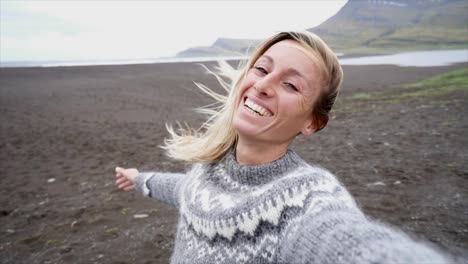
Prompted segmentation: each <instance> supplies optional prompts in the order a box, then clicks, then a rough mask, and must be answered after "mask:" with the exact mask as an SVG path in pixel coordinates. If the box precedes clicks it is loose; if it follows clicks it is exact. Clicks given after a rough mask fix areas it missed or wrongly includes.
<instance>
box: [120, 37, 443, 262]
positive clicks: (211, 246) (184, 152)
mask: <svg viewBox="0 0 468 264" xmlns="http://www.w3.org/2000/svg"><path fill="white" fill-rule="evenodd" d="M221 66H222V68H224V69H221V70H222V72H227V71H228V70H229V69H228V68H227V67H228V66H227V64H221ZM342 75H343V74H342V69H341V67H340V65H339V63H338V60H337V58H336V56H335V55H334V53H333V52H332V51H331V50H330V49H329V48H328V47H327V45H326V44H325V43H324V42H323V41H322V40H321V39H320V38H318V37H317V36H315V35H313V34H310V33H300V32H282V33H279V34H277V35H275V36H273V37H272V38H270V39H268V40H266V41H265V42H264V43H263V44H262V45H261V46H260V47H259V48H258V49H257V51H256V52H255V53H254V54H253V56H252V57H251V58H250V60H249V61H248V63H247V65H246V67H245V68H244V70H243V71H242V72H241V74H240V75H239V77H238V78H237V79H233V81H232V83H231V84H227V83H225V82H224V81H223V79H222V78H218V79H219V80H220V82H221V84H222V85H223V86H224V87H225V88H227V89H228V91H229V94H228V96H222V95H218V94H215V93H214V92H212V91H211V90H209V89H207V88H206V87H204V86H200V88H202V90H203V91H205V92H206V93H208V94H209V95H211V96H212V97H213V98H215V99H217V100H218V101H219V102H221V103H222V104H221V107H220V108H219V109H217V110H216V111H215V110H205V112H207V113H210V114H211V117H210V118H209V120H208V121H207V123H205V125H204V128H205V130H204V131H203V132H197V131H194V130H190V129H186V130H182V131H181V134H177V133H175V132H174V130H173V129H172V128H171V127H168V130H169V132H170V134H171V135H172V139H170V140H166V142H165V143H166V145H165V146H164V148H165V149H166V150H167V152H168V154H169V156H171V157H173V158H175V159H178V160H183V161H186V162H189V163H195V165H194V166H193V168H192V169H191V170H190V171H189V172H188V173H187V174H172V173H155V172H148V173H139V172H138V170H136V169H123V168H119V167H117V168H116V176H117V181H116V184H117V186H118V187H119V188H121V189H123V190H131V189H134V188H136V189H137V190H138V191H140V192H142V193H143V194H144V195H145V196H149V197H153V198H156V199H159V200H161V201H163V202H166V203H168V204H170V205H173V206H175V207H177V208H178V209H179V213H180V218H179V223H178V228H177V236H176V243H175V249H174V253H173V255H172V258H171V263H421V262H427V263H445V262H449V261H450V259H448V257H447V256H444V255H443V254H442V253H440V252H438V251H437V250H435V249H433V248H431V247H430V246H428V245H425V244H423V243H421V242H415V241H414V240H412V239H411V238H409V237H408V236H406V235H405V234H403V233H402V232H400V231H398V230H395V229H392V228H390V227H387V226H385V225H383V224H380V223H377V222H374V221H372V220H369V219H367V218H366V217H365V216H364V215H363V213H362V212H361V210H360V209H359V208H358V206H357V205H356V203H355V201H354V199H353V198H352V197H351V195H350V194H349V193H348V192H347V190H346V189H345V188H344V187H343V186H342V185H341V184H340V182H339V181H338V180H337V179H336V177H335V176H334V175H332V174H331V173H330V172H328V171H327V170H325V169H323V168H321V167H318V166H315V165H309V164H307V163H306V162H305V161H303V160H302V159H301V158H300V157H299V156H298V155H296V154H295V153H294V152H293V151H291V150H289V149H288V147H289V145H290V144H291V142H292V141H293V140H294V138H295V137H296V136H298V135H299V134H302V135H304V136H310V135H312V134H313V133H315V132H317V131H319V130H321V129H322V128H324V127H325V126H326V124H327V122H328V113H329V112H330V110H331V108H332V106H333V103H334V101H335V98H336V96H337V94H338V90H339V87H340V84H341V81H342ZM231 87H232V89H231Z"/></svg>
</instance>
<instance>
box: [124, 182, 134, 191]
mask: <svg viewBox="0 0 468 264" xmlns="http://www.w3.org/2000/svg"><path fill="white" fill-rule="evenodd" d="M133 189H135V185H134V184H132V185H130V186H127V187H125V188H124V189H123V190H124V191H130V190H133Z"/></svg>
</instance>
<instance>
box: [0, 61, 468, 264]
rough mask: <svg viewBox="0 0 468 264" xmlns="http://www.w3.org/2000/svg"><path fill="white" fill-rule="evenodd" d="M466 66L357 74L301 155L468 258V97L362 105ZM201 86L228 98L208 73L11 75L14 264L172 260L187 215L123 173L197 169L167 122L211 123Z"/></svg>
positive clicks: (4, 80) (381, 212) (5, 199)
mask: <svg viewBox="0 0 468 264" xmlns="http://www.w3.org/2000/svg"><path fill="white" fill-rule="evenodd" d="M206 65H208V66H212V65H213V64H212V63H206ZM466 67H467V64H457V65H453V66H446V67H428V68H416V67H405V68H402V67H397V66H389V65H382V66H345V67H344V72H345V82H344V85H343V87H342V92H341V95H340V99H339V100H338V102H337V105H336V110H334V111H333V114H332V118H331V120H330V123H329V125H328V126H327V127H326V128H325V129H324V130H323V131H320V132H319V133H318V134H316V135H314V136H312V137H309V138H300V139H299V140H298V141H297V142H296V143H295V144H294V146H293V149H294V150H296V151H297V152H298V154H299V155H300V156H301V157H302V158H303V159H305V160H306V161H308V162H310V163H317V164H320V165H322V166H323V167H325V168H327V169H329V170H330V171H331V172H333V173H335V174H336V175H337V176H338V177H339V179H340V180H341V181H342V182H343V183H344V184H345V186H347V188H348V189H349V191H350V192H351V193H352V194H353V195H354V196H355V198H356V200H357V201H358V203H359V204H360V206H361V207H362V208H363V210H364V211H365V212H366V214H368V215H369V217H373V218H376V219H379V220H381V221H383V222H386V223H389V224H392V225H395V226H398V227H399V228H401V229H403V230H404V231H406V232H408V233H409V234H411V235H412V236H414V237H416V238H420V239H424V240H429V241H431V242H432V243H434V244H435V245H437V246H439V247H441V248H442V249H444V250H446V251H447V252H450V253H452V254H454V255H458V256H460V255H464V256H465V258H466V257H467V256H468V252H467V251H468V191H467V190H468V163H467V162H466V161H467V160H468V137H467V131H468V93H467V92H466V91H455V92H452V93H445V94H441V95H440V94H439V95H424V96H418V97H407V98H406V97H402V98H400V99H398V100H382V99H381V98H380V99H375V100H374V99H372V97H371V98H369V99H367V100H360V99H359V98H360V97H365V96H366V94H367V93H369V92H372V93H374V92H382V93H383V94H384V95H387V96H394V95H398V94H402V93H404V92H405V91H406V90H405V89H408V88H401V87H400V85H401V84H404V83H412V82H415V81H419V80H422V79H425V78H429V77H431V76H433V75H436V74H440V73H444V72H447V71H450V70H453V69H460V68H466ZM192 81H197V82H201V83H203V84H206V85H207V86H209V87H213V88H217V89H219V87H218V85H217V83H216V81H215V79H214V78H213V77H212V76H209V75H207V74H205V73H204V71H203V69H202V67H200V66H198V65H197V64H195V63H170V64H148V65H121V66H82V67H57V68H0V95H1V99H0V111H1V130H0V131H1V142H0V160H1V177H0V184H1V186H2V188H1V191H0V209H1V213H0V227H1V228H0V262H1V263H167V262H168V260H169V257H170V254H171V250H172V247H173V238H174V233H175V227H176V221H177V211H176V210H175V209H173V208H170V207H168V206H166V205H164V204H162V203H160V202H158V201H154V200H149V199H145V198H143V197H142V196H141V195H139V194H137V193H134V192H121V191H119V190H117V188H116V187H115V186H114V168H115V166H117V165H119V166H125V167H137V168H139V169H140V170H158V171H183V170H185V168H186V165H184V164H181V163H178V162H173V161H171V160H169V159H168V158H166V157H165V156H164V153H163V150H161V149H160V148H158V145H160V144H162V142H163V139H164V137H165V136H166V135H167V132H166V130H165V127H164V124H165V122H168V121H169V122H170V121H175V120H178V121H187V122H188V123H189V124H192V125H194V126H199V125H200V124H201V123H202V121H203V120H204V117H203V116H201V115H199V114H197V113H195V112H194V111H193V110H192V109H193V108H194V107H198V106H202V105H206V104H209V103H211V101H210V100H209V98H207V97H206V96H205V95H204V94H203V93H201V92H200V91H198V90H197V88H196V86H195V85H194V84H193V83H192ZM356 94H358V95H361V96H356ZM136 214H147V215H148V217H146V218H135V217H134V216H135V215H136Z"/></svg>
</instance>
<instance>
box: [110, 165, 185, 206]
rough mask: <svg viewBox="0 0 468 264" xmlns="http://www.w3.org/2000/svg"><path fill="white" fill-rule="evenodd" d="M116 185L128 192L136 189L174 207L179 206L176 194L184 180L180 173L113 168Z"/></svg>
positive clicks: (183, 175)
mask: <svg viewBox="0 0 468 264" xmlns="http://www.w3.org/2000/svg"><path fill="white" fill-rule="evenodd" d="M115 172H116V175H115V176H116V177H117V180H116V185H117V187H118V188H120V189H122V190H124V191H129V190H133V189H136V190H137V191H138V192H140V193H142V194H143V195H144V196H147V197H151V198H155V199H158V200H160V201H161V202H164V203H166V204H169V205H171V206H174V207H178V206H179V201H178V198H177V197H178V193H179V191H180V185H181V183H182V180H183V179H184V178H185V176H186V175H185V174H182V173H163V172H139V171H138V170H137V169H124V168H119V167H117V168H115Z"/></svg>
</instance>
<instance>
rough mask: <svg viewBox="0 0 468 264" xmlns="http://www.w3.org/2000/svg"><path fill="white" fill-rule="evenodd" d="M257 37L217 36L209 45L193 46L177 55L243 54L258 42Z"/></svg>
mask: <svg viewBox="0 0 468 264" xmlns="http://www.w3.org/2000/svg"><path fill="white" fill-rule="evenodd" d="M261 41H262V40H259V39H230V38H219V39H217V40H216V41H215V43H213V45H211V46H209V47H194V48H189V49H186V50H184V51H181V52H179V53H177V55H176V56H177V57H202V56H243V55H246V54H248V53H249V51H250V50H252V49H253V48H255V47H256V46H257V45H259V44H260V42H261Z"/></svg>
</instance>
